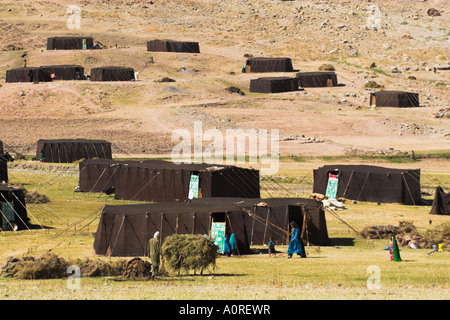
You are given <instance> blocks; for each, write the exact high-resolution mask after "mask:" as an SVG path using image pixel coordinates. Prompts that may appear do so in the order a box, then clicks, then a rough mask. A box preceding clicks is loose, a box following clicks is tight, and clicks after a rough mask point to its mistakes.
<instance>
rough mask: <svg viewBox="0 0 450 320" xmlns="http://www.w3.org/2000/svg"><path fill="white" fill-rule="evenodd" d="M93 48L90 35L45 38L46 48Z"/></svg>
mask: <svg viewBox="0 0 450 320" xmlns="http://www.w3.org/2000/svg"><path fill="white" fill-rule="evenodd" d="M81 49H94V40H93V39H92V37H50V38H47V50H81Z"/></svg>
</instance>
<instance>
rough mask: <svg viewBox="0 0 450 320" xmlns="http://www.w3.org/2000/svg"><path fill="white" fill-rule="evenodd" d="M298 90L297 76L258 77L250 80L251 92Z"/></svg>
mask: <svg viewBox="0 0 450 320" xmlns="http://www.w3.org/2000/svg"><path fill="white" fill-rule="evenodd" d="M296 90H298V81H297V79H296V78H258V79H252V80H250V92H260V93H278V92H288V91H296Z"/></svg>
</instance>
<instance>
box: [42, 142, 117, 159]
mask: <svg viewBox="0 0 450 320" xmlns="http://www.w3.org/2000/svg"><path fill="white" fill-rule="evenodd" d="M41 150H43V152H44V157H45V161H46V162H54V163H71V162H74V161H77V160H80V159H83V158H84V159H92V158H104V159H111V158H112V151H111V143H110V142H107V141H102V142H97V141H91V142H89V141H82V140H80V141H75V140H74V141H58V140H55V141H50V140H39V141H38V143H37V149H36V159H40V157H41Z"/></svg>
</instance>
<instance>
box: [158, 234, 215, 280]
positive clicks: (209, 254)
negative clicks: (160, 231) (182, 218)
mask: <svg viewBox="0 0 450 320" xmlns="http://www.w3.org/2000/svg"><path fill="white" fill-rule="evenodd" d="M162 252H163V257H164V262H165V265H166V266H167V268H168V269H171V270H174V271H177V272H178V274H180V271H181V270H184V271H185V272H186V273H189V270H193V271H194V274H195V273H196V272H197V271H200V274H203V270H204V269H207V268H209V267H212V268H213V269H214V268H215V266H216V259H217V258H218V256H219V253H218V247H217V245H215V244H214V242H213V241H212V240H211V239H209V238H207V237H206V236H204V235H200V234H196V235H192V234H174V235H171V236H169V237H167V238H166V239H165V240H164V243H163V245H162Z"/></svg>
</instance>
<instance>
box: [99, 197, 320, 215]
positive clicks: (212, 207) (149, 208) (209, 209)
mask: <svg viewBox="0 0 450 320" xmlns="http://www.w3.org/2000/svg"><path fill="white" fill-rule="evenodd" d="M259 203H265V204H267V206H269V207H284V206H288V205H289V206H300V205H307V206H314V207H319V206H320V204H319V202H317V201H316V200H313V199H303V198H269V199H259V198H203V199H193V200H191V201H190V202H175V201H174V202H158V203H149V204H136V205H106V206H105V208H104V210H103V211H104V212H108V213H110V214H123V213H124V212H126V213H127V214H131V215H133V214H142V213H144V212H149V213H155V212H157V213H165V214H179V213H194V212H195V213H199V214H202V213H204V214H210V213H213V212H225V211H233V210H235V211H237V210H240V208H241V207H247V208H248V207H253V206H254V205H257V204H259Z"/></svg>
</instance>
